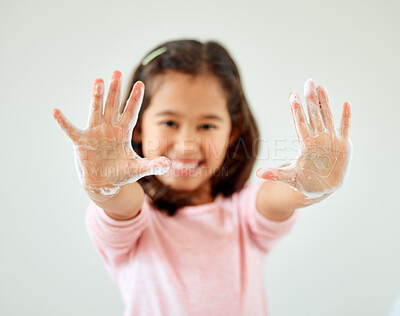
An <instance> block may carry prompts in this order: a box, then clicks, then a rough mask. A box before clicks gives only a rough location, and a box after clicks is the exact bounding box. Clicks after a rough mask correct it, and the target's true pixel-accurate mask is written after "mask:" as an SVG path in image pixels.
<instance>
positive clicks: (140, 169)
mask: <svg viewBox="0 0 400 316" xmlns="http://www.w3.org/2000/svg"><path fill="white" fill-rule="evenodd" d="M170 166H171V161H170V160H169V159H168V158H167V157H164V156H161V157H156V158H154V159H152V160H148V159H146V158H141V159H140V160H139V163H138V160H137V159H135V160H133V161H132V164H131V165H130V171H131V174H134V175H135V176H136V177H135V178H137V179H140V178H142V177H145V176H149V175H162V174H164V173H166V172H167V171H168V169H169V167H170Z"/></svg>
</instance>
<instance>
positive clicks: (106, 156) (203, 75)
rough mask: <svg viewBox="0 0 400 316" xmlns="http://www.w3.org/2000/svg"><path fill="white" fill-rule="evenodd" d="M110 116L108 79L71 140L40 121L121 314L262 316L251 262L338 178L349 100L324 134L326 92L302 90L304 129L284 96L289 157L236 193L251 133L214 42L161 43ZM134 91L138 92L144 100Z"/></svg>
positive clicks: (296, 108) (258, 266)
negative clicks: (71, 168) (81, 207)
mask: <svg viewBox="0 0 400 316" xmlns="http://www.w3.org/2000/svg"><path fill="white" fill-rule="evenodd" d="M131 86H132V89H131V93H130V95H129V98H127V100H124V102H123V103H122V104H124V105H125V107H121V108H120V109H119V104H120V90H121V73H120V72H118V71H115V72H114V73H113V75H112V78H111V83H110V87H109V93H108V96H107V100H106V102H105V106H104V113H103V95H104V83H103V80H101V79H96V80H95V82H94V87H93V96H92V102H91V106H90V116H89V122H88V125H87V127H86V129H85V130H79V129H78V128H76V127H74V126H73V125H72V124H71V123H69V122H68V121H67V120H66V118H65V117H64V116H63V114H62V113H61V111H59V110H57V109H55V110H54V111H53V116H54V118H55V119H56V120H57V122H58V123H59V125H60V126H61V128H62V129H63V130H64V131H65V132H66V133H67V135H68V136H69V137H70V138H71V140H72V141H73V143H74V147H75V153H76V160H77V166H78V171H79V175H80V180H81V183H82V185H83V188H84V189H85V191H86V192H87V194H88V196H89V197H90V199H91V203H90V205H89V208H88V211H87V216H86V222H87V227H88V230H89V234H90V237H91V239H92V240H93V242H94V244H95V246H96V247H97V249H98V251H99V252H100V254H101V255H102V257H103V259H104V261H105V264H106V266H107V269H108V270H109V272H110V274H111V275H112V277H113V279H114V280H115V282H116V284H117V285H118V287H119V289H120V291H121V294H122V298H123V301H124V303H125V306H126V310H125V315H135V316H139V315H146V316H149V315H151V316H156V315H173V316H179V315H182V316H183V315H185V316H186V315H199V316H200V315H201V316H204V315H230V316H231V315H266V314H267V305H266V300H265V291H264V285H263V279H264V278H263V266H264V259H265V255H266V254H267V253H268V252H269V251H270V250H271V248H272V247H273V245H274V244H275V243H276V242H277V240H278V239H279V238H281V237H282V236H283V235H285V234H287V233H288V232H289V230H290V229H291V227H292V225H293V223H294V222H295V220H296V217H297V215H298V209H299V208H301V207H304V206H307V205H310V204H312V203H316V202H318V201H320V200H322V199H324V198H325V197H327V196H328V195H330V194H331V193H332V192H334V191H335V190H336V189H337V188H338V187H339V186H340V185H341V184H342V183H343V181H344V178H345V173H346V170H347V169H348V164H349V160H350V152H351V145H350V141H349V139H348V133H349V126H350V104H349V103H348V102H345V103H344V106H343V116H342V122H341V128H340V133H336V132H335V128H334V124H333V121H332V114H331V111H330V108H329V101H328V95H327V91H326V89H325V88H324V87H323V86H316V85H315V83H314V81H313V80H308V81H307V82H306V84H305V96H306V100H307V107H308V116H309V122H308V121H307V120H306V118H305V116H304V113H303V111H302V106H301V103H300V100H299V97H298V95H297V94H296V93H291V94H290V96H289V102H290V105H291V109H292V114H293V118H294V123H295V126H296V132H297V136H298V138H299V141H300V151H299V154H298V157H297V160H296V161H295V162H294V163H292V164H291V165H286V166H282V167H281V168H277V169H274V168H261V169H259V170H258V171H257V175H258V176H259V177H260V178H263V179H265V180H270V181H263V180H260V181H259V182H256V183H254V184H246V181H247V179H248V178H249V176H250V173H251V170H252V167H253V165H254V162H255V159H256V156H257V152H258V142H257V140H258V136H259V134H258V129H257V125H256V122H255V120H254V118H253V115H252V114H251V111H250V109H249V105H248V103H247V101H246V98H245V95H244V92H243V88H242V84H241V79H240V76H239V72H238V69H237V67H236V65H235V63H234V61H233V60H232V58H231V57H230V55H229V54H228V52H227V51H226V50H225V49H224V48H223V47H222V46H221V45H220V44H218V43H216V42H206V43H200V42H198V41H193V40H180V41H172V42H167V43H164V44H162V45H160V46H159V47H157V48H156V49H154V50H152V51H151V53H149V54H148V55H147V56H146V57H145V58H144V59H143V61H142V63H141V64H140V65H139V66H138V67H137V68H136V70H135V72H134V75H133V80H132V85H131ZM144 86H146V93H145V94H144Z"/></svg>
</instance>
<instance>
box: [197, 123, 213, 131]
mask: <svg viewBox="0 0 400 316" xmlns="http://www.w3.org/2000/svg"><path fill="white" fill-rule="evenodd" d="M214 128H215V125H212V124H203V125H200V129H203V130H210V129H214Z"/></svg>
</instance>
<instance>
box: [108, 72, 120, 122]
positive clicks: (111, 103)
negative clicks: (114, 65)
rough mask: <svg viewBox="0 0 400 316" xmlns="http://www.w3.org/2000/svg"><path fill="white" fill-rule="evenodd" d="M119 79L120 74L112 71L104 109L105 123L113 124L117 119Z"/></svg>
mask: <svg viewBox="0 0 400 316" xmlns="http://www.w3.org/2000/svg"><path fill="white" fill-rule="evenodd" d="M121 77H122V74H121V72H119V71H118V70H116V71H114V72H113V74H112V76H111V82H110V88H109V90H108V95H107V101H106V105H105V107H104V121H105V122H107V123H112V122H114V121H115V120H116V119H117V117H118V105H119V100H120V96H121Z"/></svg>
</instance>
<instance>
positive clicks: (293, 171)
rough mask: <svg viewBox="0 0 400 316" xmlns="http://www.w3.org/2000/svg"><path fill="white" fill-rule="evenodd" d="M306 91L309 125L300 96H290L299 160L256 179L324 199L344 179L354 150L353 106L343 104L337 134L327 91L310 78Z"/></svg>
mask: <svg viewBox="0 0 400 316" xmlns="http://www.w3.org/2000/svg"><path fill="white" fill-rule="evenodd" d="M304 90H305V92H304V94H305V97H306V101H307V108H308V116H309V122H307V121H306V118H305V116H304V113H303V110H302V106H301V102H300V99H299V97H298V95H297V94H296V93H293V92H292V93H291V94H290V96H289V102H290V105H291V109H292V115H293V119H294V123H295V126H296V132H297V137H298V139H299V142H300V150H299V153H298V156H297V159H296V161H294V162H293V163H292V164H290V165H287V166H285V167H281V168H261V169H259V170H257V176H259V177H260V178H263V179H266V180H273V181H279V182H283V183H286V184H288V185H290V186H291V187H293V188H294V189H296V190H299V191H301V192H302V193H303V194H305V195H306V196H308V197H310V198H321V197H325V196H327V195H329V194H331V193H332V192H333V191H335V190H336V189H337V188H338V187H339V186H341V185H342V184H343V182H344V180H345V176H346V172H347V170H348V166H349V162H350V158H351V151H352V147H351V142H350V140H349V138H348V136H349V130H350V116H351V114H350V113H351V111H350V103H349V102H345V103H344V105H343V113H342V121H341V125H340V131H339V133H336V131H335V128H334V123H333V119H332V113H331V110H330V107H329V98H328V93H327V90H326V88H325V87H323V86H321V85H319V86H318V87H316V86H315V83H314V81H313V80H312V79H309V80H307V81H306V83H305V88H304Z"/></svg>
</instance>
